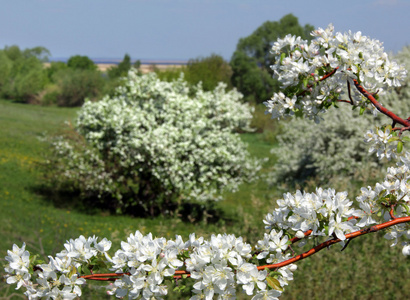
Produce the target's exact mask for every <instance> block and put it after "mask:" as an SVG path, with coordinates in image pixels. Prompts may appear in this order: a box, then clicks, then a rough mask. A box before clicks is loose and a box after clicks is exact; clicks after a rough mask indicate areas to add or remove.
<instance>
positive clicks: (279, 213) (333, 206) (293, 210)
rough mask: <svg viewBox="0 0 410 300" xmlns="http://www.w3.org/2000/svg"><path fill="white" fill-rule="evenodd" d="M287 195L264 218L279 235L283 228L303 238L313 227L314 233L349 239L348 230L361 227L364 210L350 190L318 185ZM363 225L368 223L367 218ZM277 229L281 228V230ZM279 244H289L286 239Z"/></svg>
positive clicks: (276, 235)
mask: <svg viewBox="0 0 410 300" xmlns="http://www.w3.org/2000/svg"><path fill="white" fill-rule="evenodd" d="M283 196H284V197H283V199H280V200H278V201H277V204H278V208H276V209H275V210H274V211H273V212H272V213H269V214H268V215H267V216H266V218H265V220H264V223H265V224H266V228H267V229H272V231H273V233H274V236H275V237H276V238H277V237H278V236H281V235H282V230H285V231H286V232H289V233H292V236H298V237H299V236H300V237H302V238H303V237H304V234H303V233H304V232H306V231H308V230H311V231H312V232H311V234H310V236H311V237H313V236H332V234H333V233H334V234H335V235H336V236H337V238H339V239H340V240H345V239H346V238H345V234H346V233H349V232H353V231H356V230H358V229H359V227H358V225H359V224H356V219H355V217H359V216H360V215H361V214H362V212H361V211H360V210H357V209H354V208H353V207H352V204H353V201H350V200H349V199H348V198H347V192H339V193H336V192H335V190H333V189H326V190H324V189H321V188H317V189H316V192H315V193H305V192H301V191H297V192H296V193H295V194H290V193H287V194H284V195H283ZM361 222H362V221H361ZM359 223H360V222H359ZM363 225H368V223H366V222H365V221H364V224H363ZM276 230H281V231H280V232H279V234H278V233H276ZM285 238H286V236H285V237H284V239H285ZM285 241H286V239H285ZM275 244H277V245H278V247H279V248H278V249H282V247H284V246H285V245H286V244H285V243H284V241H283V240H282V241H279V240H278V241H277V242H276V243H275ZM263 249H266V247H265V248H263Z"/></svg>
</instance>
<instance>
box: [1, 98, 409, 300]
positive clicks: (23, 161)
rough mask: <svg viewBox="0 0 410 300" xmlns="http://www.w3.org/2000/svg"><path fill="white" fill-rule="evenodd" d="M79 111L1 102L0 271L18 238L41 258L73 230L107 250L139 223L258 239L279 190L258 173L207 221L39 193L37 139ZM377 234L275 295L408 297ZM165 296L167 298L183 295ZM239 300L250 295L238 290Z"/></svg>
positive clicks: (399, 270)
mask: <svg viewBox="0 0 410 300" xmlns="http://www.w3.org/2000/svg"><path fill="white" fill-rule="evenodd" d="M77 110H78V109H72V108H58V107H41V106H34V105H24V104H16V103H11V102H9V101H4V100H0V182H1V184H0V219H1V223H0V224H1V225H0V237H1V238H0V270H1V271H0V275H3V271H2V270H3V268H2V267H1V265H2V264H4V263H5V260H4V256H5V255H6V251H7V249H10V248H11V246H12V245H13V243H16V244H18V245H19V246H21V244H22V243H23V241H24V242H26V243H27V248H28V250H29V251H30V252H32V253H40V254H41V255H43V256H44V257H45V258H46V255H48V254H55V253H56V252H59V251H61V250H62V249H63V243H64V241H66V240H67V239H69V238H75V237H78V236H79V235H85V236H92V235H97V236H99V237H107V238H109V239H111V240H112V241H113V251H112V253H113V252H114V249H115V248H116V247H119V245H120V241H121V240H124V239H126V237H127V235H129V234H130V233H131V232H135V231H136V230H137V229H138V230H140V231H141V232H143V233H144V234H147V233H148V232H152V233H153V235H154V236H165V237H167V238H173V237H174V236H175V235H176V234H180V235H182V236H183V238H187V237H188V235H189V233H191V232H196V233H197V235H199V236H204V237H209V236H210V235H211V234H218V233H224V232H226V233H232V234H235V235H237V236H244V238H245V239H246V240H247V241H249V242H251V243H255V242H256V241H257V240H258V239H260V238H262V237H263V234H264V232H265V230H264V225H263V223H262V219H263V217H264V216H265V214H266V213H267V212H269V211H271V210H272V209H273V208H274V207H275V199H278V197H280V196H281V195H280V193H278V192H277V191H276V189H275V187H268V186H267V185H266V183H265V181H264V179H263V178H262V179H259V180H258V181H256V182H255V183H251V184H244V185H242V186H241V188H240V190H239V192H237V193H230V192H227V193H225V194H224V201H221V202H219V203H217V204H216V206H215V209H216V210H218V211H219V213H218V215H219V217H220V219H219V221H217V222H216V223H212V224H210V223H205V222H201V221H199V222H195V223H191V222H183V221H181V219H179V218H166V217H159V218H155V219H151V218H132V217H129V216H116V215H109V214H108V213H107V212H103V211H101V212H96V213H93V214H86V213H84V212H81V211H76V210H73V209H72V208H71V207H70V201H69V200H70V199H67V203H63V204H60V205H59V206H55V205H53V199H52V196H48V197H47V196H43V195H40V194H39V193H38V192H37V188H38V186H39V184H40V183H41V181H40V180H41V174H40V173H39V170H38V163H41V162H42V161H43V160H44V159H46V158H47V153H48V151H49V149H48V148H47V144H46V143H44V142H42V141H41V138H42V137H43V135H44V133H45V134H47V135H50V134H56V133H58V132H59V131H60V130H61V129H62V128H63V126H64V122H66V121H68V122H71V121H72V120H74V118H75V116H76V112H77ZM241 137H242V139H243V140H244V141H245V142H247V143H248V144H249V150H250V152H251V153H252V154H253V155H255V156H257V157H260V158H263V157H269V159H270V162H268V163H267V164H266V166H265V168H264V172H266V171H267V170H268V168H269V167H270V166H272V165H273V164H274V161H275V158H274V157H272V156H271V154H270V149H271V147H272V146H273V145H272V144H269V143H268V142H266V141H265V140H264V139H263V136H262V134H243V135H241ZM290 192H293V191H290ZM383 234H384V233H378V234H372V235H368V236H364V237H363V238H359V239H355V240H353V241H352V242H351V243H350V244H349V246H348V247H347V248H346V250H345V251H343V252H340V251H339V250H340V249H341V247H340V246H339V245H335V246H334V247H331V248H330V249H329V250H323V251H322V252H320V253H319V254H317V255H315V256H313V257H312V258H310V259H306V260H304V261H301V262H300V263H299V264H298V271H296V272H295V280H294V282H291V283H290V285H289V287H288V289H287V290H286V291H285V293H284V294H283V297H281V299H282V300H285V299H408V298H409V294H410V292H409V286H410V259H408V258H407V259H406V258H405V257H404V256H403V255H402V254H401V247H393V248H391V247H390V244H391V243H390V242H389V241H386V240H385V239H383ZM312 245H313V244H310V245H309V246H312ZM293 249H294V251H296V252H297V253H300V252H301V251H302V249H300V248H298V246H294V247H293ZM0 278H1V277H0ZM13 292H14V289H12V288H10V286H8V285H7V284H5V282H4V279H0V299H10V298H9V297H8V296H9V295H11V294H12V293H13ZM84 293H85V296H84V299H90V298H92V299H105V298H107V296H106V295H105V294H104V290H102V292H100V293H96V292H92V293H91V292H89V291H88V292H87V291H85V292H84ZM171 294H172V295H171V296H170V297H169V299H181V298H184V299H185V298H186V297H183V296H181V295H180V294H173V293H171ZM12 299H19V297H18V296H16V297H13V298H12ZM112 299H113V298H112ZM239 299H249V297H246V296H245V295H243V294H241V295H240V297H239Z"/></svg>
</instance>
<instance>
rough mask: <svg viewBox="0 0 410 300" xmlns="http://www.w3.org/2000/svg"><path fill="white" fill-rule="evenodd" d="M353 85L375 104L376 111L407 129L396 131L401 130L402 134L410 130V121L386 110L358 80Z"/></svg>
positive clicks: (354, 80)
mask: <svg viewBox="0 0 410 300" xmlns="http://www.w3.org/2000/svg"><path fill="white" fill-rule="evenodd" d="M353 83H354V85H355V86H356V88H357V89H358V91H359V92H360V93H361V94H362V95H363V96H365V97H366V98H367V99H368V100H369V101H370V102H371V103H372V104H373V106H374V107H376V109H377V110H378V111H380V112H381V113H382V114H384V115H386V116H388V117H389V118H390V119H392V120H393V123H394V124H396V123H398V124H401V125H403V126H404V127H405V128H394V130H400V131H401V132H402V131H403V130H409V129H410V121H409V120H405V119H402V118H400V117H399V116H397V115H396V114H394V113H393V112H391V111H389V110H388V109H387V108H385V107H384V106H383V105H381V104H380V103H379V102H378V101H377V100H376V98H375V97H374V95H373V94H372V93H369V92H368V91H367V90H366V89H365V88H364V87H363V86H361V85H360V84H359V82H358V81H357V80H356V79H353Z"/></svg>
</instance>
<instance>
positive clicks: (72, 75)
mask: <svg viewBox="0 0 410 300" xmlns="http://www.w3.org/2000/svg"><path fill="white" fill-rule="evenodd" d="M55 81H56V82H57V85H58V86H59V89H60V93H59V95H58V97H57V105H59V106H67V107H73V106H81V105H82V104H83V103H84V99H85V98H90V99H91V100H96V99H97V98H98V97H99V96H100V93H101V91H102V89H103V87H104V79H103V78H102V76H101V73H100V72H98V71H93V70H73V69H66V70H61V71H60V72H58V73H57V74H55Z"/></svg>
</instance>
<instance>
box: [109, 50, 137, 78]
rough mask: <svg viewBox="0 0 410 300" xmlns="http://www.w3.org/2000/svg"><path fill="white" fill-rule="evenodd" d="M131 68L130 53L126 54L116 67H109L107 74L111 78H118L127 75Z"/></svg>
mask: <svg viewBox="0 0 410 300" xmlns="http://www.w3.org/2000/svg"><path fill="white" fill-rule="evenodd" d="M130 69H131V57H130V56H129V55H128V54H125V55H124V58H123V60H122V62H120V63H119V64H118V66H116V67H112V68H110V69H108V71H107V75H108V77H109V78H110V79H116V78H118V77H123V76H126V75H127V73H128V71H129V70H130Z"/></svg>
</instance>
